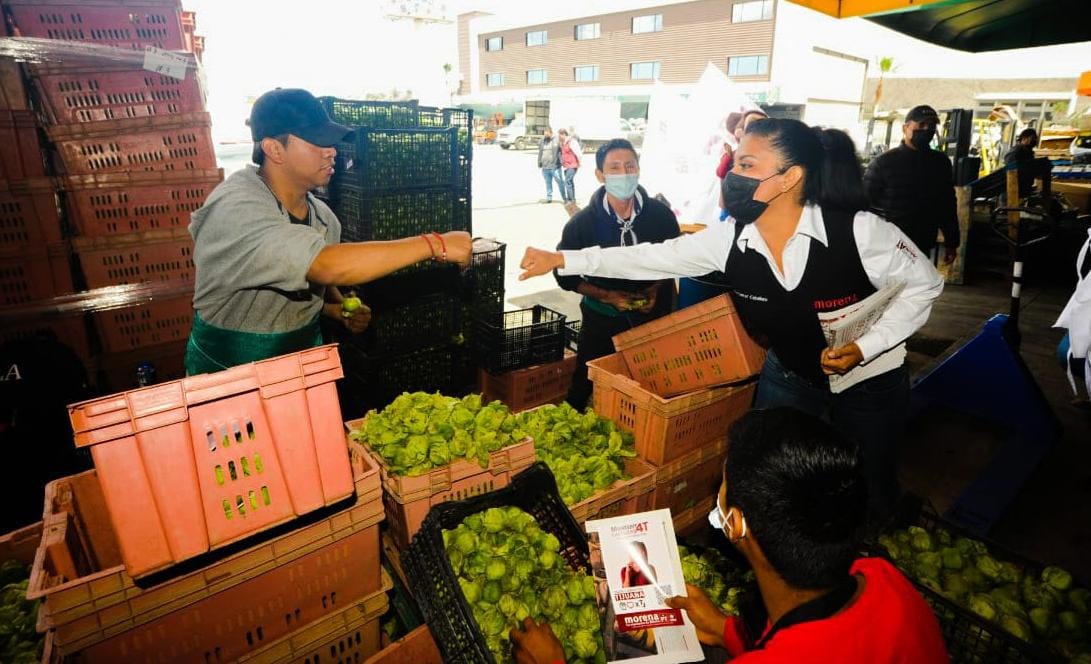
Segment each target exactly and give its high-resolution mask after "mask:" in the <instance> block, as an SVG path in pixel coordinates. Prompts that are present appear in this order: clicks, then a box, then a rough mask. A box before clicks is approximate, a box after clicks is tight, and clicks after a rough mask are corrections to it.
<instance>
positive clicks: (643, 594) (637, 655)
mask: <svg viewBox="0 0 1091 664" xmlns="http://www.w3.org/2000/svg"><path fill="white" fill-rule="evenodd" d="M584 527H585V528H586V529H587V533H588V540H589V542H590V547H591V567H592V573H593V574H594V577H595V584H596V588H597V590H598V604H599V612H600V613H601V614H602V616H603V621H602V622H603V640H604V642H605V645H606V659H607V660H608V661H611V662H620V661H626V662H630V661H640V662H641V663H642V664H659V663H662V664H670V663H674V662H699V661H702V660H703V659H704V654H703V653H702V651H701V644H700V643H699V642H698V641H697V631H696V630H695V629H694V627H693V624H692V623H690V622H689V618H688V617H687V616H686V615H685V613H684V612H683V611H681V610H680V609H672V608H670V607H669V606H667V604H666V602H665V600H666V598H668V597H673V596H675V595H685V594H686V584H685V581H683V579H682V561H681V559H680V557H679V555H678V542H677V541H676V540H675V537H674V524H673V522H672V521H671V514H670V510H656V511H654V512H641V513H639V514H627V515H625V516H618V517H613V518H610V519H597V520H593V521H588V522H587V523H586V524H585V525H584Z"/></svg>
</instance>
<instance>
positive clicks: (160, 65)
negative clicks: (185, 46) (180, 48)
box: [144, 46, 189, 81]
mask: <svg viewBox="0 0 1091 664" xmlns="http://www.w3.org/2000/svg"><path fill="white" fill-rule="evenodd" d="M188 67H189V58H188V57H186V56H185V55H183V54H181V53H172V52H170V51H164V50H163V49H161V48H156V47H154V46H146V47H144V69H147V70H148V71H153V72H155V73H156V74H163V75H164V76H170V77H171V78H176V79H178V80H180V81H184V80H185V79H186V69H187V68H188Z"/></svg>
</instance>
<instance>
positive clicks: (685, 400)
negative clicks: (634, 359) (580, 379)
mask: <svg viewBox="0 0 1091 664" xmlns="http://www.w3.org/2000/svg"><path fill="white" fill-rule="evenodd" d="M587 375H588V377H589V378H590V379H591V382H592V384H593V387H594V389H593V392H592V395H591V399H592V404H593V408H594V410H595V412H596V413H598V414H599V415H602V416H603V417H607V418H609V419H611V420H613V421H614V422H616V423H617V424H618V426H620V427H621V428H623V429H625V430H626V431H630V432H632V434H633V438H634V439H635V443H636V453H637V454H638V455H639V456H640V458H642V459H645V460H646V461H648V462H649V463H652V464H654V465H656V466H661V465H663V464H665V463H669V462H671V461H674V460H675V459H678V458H680V457H682V456H683V455H685V454H687V453H689V452H692V451H693V450H695V449H697V448H698V447H700V446H701V445H702V444H703V443H705V442H707V441H710V440H715V439H718V438H722V437H723V436H726V435H727V430H728V427H730V426H731V424H732V423H734V422H735V420H737V419H739V418H740V417H742V415H743V414H745V413H746V411H748V410H749V409H750V405H751V404H752V403H753V401H754V391H755V389H756V388H757V385H756V384H750V385H743V386H739V387H714V388H711V389H704V390H699V391H697V392H694V393H692V394H685V395H682V396H678V397H671V398H664V397H661V396H658V395H656V394H653V393H652V392H650V391H648V390H647V389H645V388H644V387H641V386H640V385H639V384H638V383H637V382H636V381H635V380H633V377H632V376H631V374H630V373H629V369H628V367H627V366H626V365H625V360H624V359H623V358H622V356H621V353H614V354H613V355H607V356H605V357H601V358H599V359H597V360H591V361H590V362H588V363H587Z"/></svg>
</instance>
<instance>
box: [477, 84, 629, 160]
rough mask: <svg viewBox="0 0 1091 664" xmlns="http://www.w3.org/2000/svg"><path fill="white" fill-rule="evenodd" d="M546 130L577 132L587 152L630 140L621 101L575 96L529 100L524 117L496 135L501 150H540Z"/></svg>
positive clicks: (516, 118)
mask: <svg viewBox="0 0 1091 664" xmlns="http://www.w3.org/2000/svg"><path fill="white" fill-rule="evenodd" d="M546 127H552V128H553V132H554V133H556V132H557V130H558V129H560V128H561V127H565V128H567V129H568V130H569V131H571V132H573V133H574V134H575V135H576V137H577V138H578V139H579V141H580V145H581V146H582V147H583V151H584V152H594V151H595V150H597V149H598V147H599V146H600V145H602V144H603V143H605V142H607V141H609V140H610V139H612V138H628V137H629V129H628V126H627V125H626V123H625V122H624V121H623V120H622V119H621V102H620V101H618V100H617V99H616V98H609V97H586V98H580V97H572V98H556V99H533V100H527V101H526V103H525V105H524V107H523V113H522V115H517V116H516V117H515V119H514V120H512V122H511V124H509V125H508V126H506V127H504V128H502V129H500V130H499V131H497V132H496V142H497V143H498V144H499V145H500V147H501V148H503V149H505V150H507V149H508V148H515V149H516V150H525V149H529V148H537V147H538V141H539V140H540V139H541V138H542V134H543V132H544V131H545V128H546Z"/></svg>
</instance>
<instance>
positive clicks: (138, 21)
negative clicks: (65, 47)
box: [4, 0, 185, 51]
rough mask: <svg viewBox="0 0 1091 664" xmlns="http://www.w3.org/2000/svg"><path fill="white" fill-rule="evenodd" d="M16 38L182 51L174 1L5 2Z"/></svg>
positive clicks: (177, 5) (178, 5)
mask: <svg viewBox="0 0 1091 664" xmlns="http://www.w3.org/2000/svg"><path fill="white" fill-rule="evenodd" d="M4 7H5V9H7V10H8V12H9V13H10V15H11V18H12V23H13V24H14V27H15V36H18V37H40V38H44V39H64V40H67V41H83V42H92V43H95V44H104V45H106V46H114V47H118V48H126V49H133V50H137V51H143V50H144V47H145V46H155V47H156V48H162V49H166V50H169V51H181V50H182V49H183V48H184V46H185V41H184V40H183V38H182V20H181V3H180V2H179V0H71V1H69V2H65V1H63V0H61V1H58V0H53V1H49V0H46V1H45V2H42V1H41V0H5V1H4Z"/></svg>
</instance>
